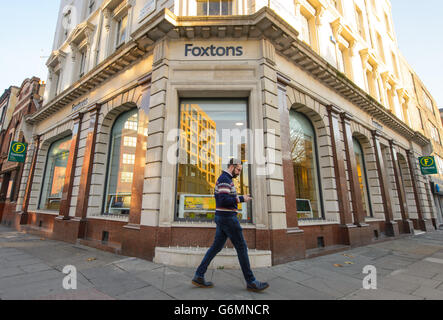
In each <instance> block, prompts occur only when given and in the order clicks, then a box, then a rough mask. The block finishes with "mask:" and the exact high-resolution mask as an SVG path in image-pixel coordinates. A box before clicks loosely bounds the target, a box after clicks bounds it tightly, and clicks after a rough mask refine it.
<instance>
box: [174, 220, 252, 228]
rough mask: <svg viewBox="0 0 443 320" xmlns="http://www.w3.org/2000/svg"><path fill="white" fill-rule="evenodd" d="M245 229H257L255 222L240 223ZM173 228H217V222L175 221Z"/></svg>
mask: <svg viewBox="0 0 443 320" xmlns="http://www.w3.org/2000/svg"><path fill="white" fill-rule="evenodd" d="M240 225H241V227H242V228H243V229H256V226H255V225H254V224H248V223H240ZM171 227H173V228H216V227H217V226H216V224H215V222H212V223H211V222H177V221H175V222H173V223H172V224H171Z"/></svg>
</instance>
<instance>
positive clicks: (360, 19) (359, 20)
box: [355, 7, 366, 40]
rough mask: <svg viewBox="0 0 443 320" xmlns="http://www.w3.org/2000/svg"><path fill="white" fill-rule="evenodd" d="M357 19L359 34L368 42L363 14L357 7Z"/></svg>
mask: <svg viewBox="0 0 443 320" xmlns="http://www.w3.org/2000/svg"><path fill="white" fill-rule="evenodd" d="M355 18H356V20H357V28H358V33H359V34H360V36H361V37H362V38H363V39H364V40H366V33H365V27H364V20H363V13H362V12H361V10H360V9H359V8H357V7H355Z"/></svg>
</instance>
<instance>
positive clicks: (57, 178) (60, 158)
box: [39, 136, 72, 211]
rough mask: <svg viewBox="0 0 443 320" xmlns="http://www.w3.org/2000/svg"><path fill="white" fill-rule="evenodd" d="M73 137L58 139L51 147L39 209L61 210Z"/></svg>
mask: <svg viewBox="0 0 443 320" xmlns="http://www.w3.org/2000/svg"><path fill="white" fill-rule="evenodd" d="M71 138H72V137H71V136H69V137H66V138H64V139H61V140H58V141H56V142H54V143H53V144H52V145H51V147H50V148H49V151H48V158H47V162H46V169H45V176H44V178H43V190H42V195H41V198H40V204H39V209H43V210H54V211H58V210H60V202H61V198H62V193H63V188H64V186H65V175H66V167H67V165H68V158H69V149H70V148H71Z"/></svg>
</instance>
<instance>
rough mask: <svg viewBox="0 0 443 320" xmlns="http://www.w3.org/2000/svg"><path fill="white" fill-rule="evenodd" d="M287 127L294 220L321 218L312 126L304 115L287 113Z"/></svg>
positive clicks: (316, 158) (315, 150)
mask: <svg viewBox="0 0 443 320" xmlns="http://www.w3.org/2000/svg"><path fill="white" fill-rule="evenodd" d="M289 128H290V147H291V156H292V162H293V168H294V179H295V189H296V194H297V200H296V201H297V213H298V218H299V219H301V220H303V219H305V220H309V219H323V215H322V210H321V196H320V175H319V171H318V155H317V146H316V136H315V130H314V127H313V126H312V124H311V122H310V121H309V119H308V118H306V116H304V115H303V114H301V113H299V112H296V111H294V110H291V111H290V114H289Z"/></svg>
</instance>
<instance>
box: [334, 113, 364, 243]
mask: <svg viewBox="0 0 443 320" xmlns="http://www.w3.org/2000/svg"><path fill="white" fill-rule="evenodd" d="M327 110H328V118H329V127H330V134H331V142H332V153H333V157H334V171H335V180H336V185H337V196H338V204H339V210H340V227H341V229H342V241H343V243H345V244H348V245H351V244H355V243H359V242H360V240H359V236H358V234H357V232H358V229H357V226H356V225H354V224H353V223H352V212H351V204H350V199H349V191H348V187H347V186H348V181H347V179H346V170H345V157H344V153H343V151H344V149H345V148H344V145H343V142H342V141H343V140H342V137H341V134H340V125H339V117H340V112H341V110H339V109H338V108H337V107H335V106H333V105H329V106H327Z"/></svg>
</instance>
